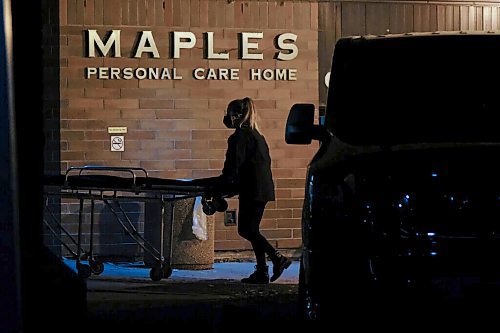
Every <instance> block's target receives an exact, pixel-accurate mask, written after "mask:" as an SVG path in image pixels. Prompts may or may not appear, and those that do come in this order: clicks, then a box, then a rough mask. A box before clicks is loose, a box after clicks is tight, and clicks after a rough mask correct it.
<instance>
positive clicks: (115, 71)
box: [110, 67, 120, 80]
mask: <svg viewBox="0 0 500 333" xmlns="http://www.w3.org/2000/svg"><path fill="white" fill-rule="evenodd" d="M119 75H120V69H119V68H117V67H111V75H110V76H111V79H116V80H119V79H120V76H119Z"/></svg>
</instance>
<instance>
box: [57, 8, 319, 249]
mask: <svg viewBox="0 0 500 333" xmlns="http://www.w3.org/2000/svg"><path fill="white" fill-rule="evenodd" d="M59 18H60V66H61V71H60V88H61V89H60V95H61V101H60V110H61V112H60V119H61V120H60V126H61V132H60V137H61V169H62V170H65V169H66V168H67V167H69V166H75V165H84V164H101V165H119V166H131V167H143V168H145V169H147V170H148V171H149V172H150V175H152V176H156V177H164V178H201V177H209V176H215V175H219V174H220V171H221V168H222V166H223V161H224V153H225V149H226V145H227V143H226V140H227V137H228V136H229V135H230V134H231V130H228V129H226V128H225V127H224V125H223V124H222V116H223V115H224V110H225V108H226V106H227V104H228V102H229V101H231V100H232V99H235V98H243V97H246V96H249V97H251V98H253V99H254V100H255V102H256V107H257V111H258V114H259V116H260V119H261V120H260V123H259V125H260V128H261V130H262V133H263V134H264V136H265V137H266V139H267V141H268V144H269V147H270V152H271V157H272V171H273V176H274V180H275V186H276V194H277V200H276V201H274V202H270V203H269V204H268V206H267V208H266V211H265V214H264V218H263V221H262V229H263V233H264V234H265V235H266V236H267V237H268V238H269V240H270V241H271V242H272V244H273V245H275V246H277V247H279V248H297V247H299V246H300V245H301V235H300V233H301V230H300V227H301V226H300V217H301V207H302V201H303V192H304V176H305V172H306V166H307V163H308V161H309V160H310V158H311V157H312V154H313V153H314V151H315V150H316V149H317V146H316V145H314V144H313V145H311V146H288V145H286V144H285V142H284V125H285V122H286V118H287V115H288V111H289V109H290V107H291V105H292V104H294V103H297V102H310V103H315V104H316V105H317V101H318V32H317V28H318V3H317V2H315V1H314V2H309V1H227V0H60V17H59ZM88 29H95V30H97V32H98V34H99V36H101V38H102V39H103V40H104V39H105V36H106V33H108V32H109V31H111V30H120V31H121V57H120V58H114V57H112V56H111V54H108V55H107V56H105V57H101V56H98V57H95V58H88V57H86V50H85V44H86V38H85V33H84V32H85V31H86V30H88ZM143 30H148V31H152V33H153V36H154V40H155V43H156V46H157V48H158V52H159V54H160V58H152V57H150V56H148V54H143V56H142V57H141V58H134V57H133V53H132V52H133V51H132V49H133V47H134V45H135V44H136V43H137V39H138V36H139V32H140V31H143ZM173 31H189V32H192V33H194V34H195V36H196V39H197V41H196V44H195V47H194V48H192V49H182V50H181V53H180V58H179V59H173V58H172V57H171V46H172V45H171V39H170V34H171V32H173ZM207 31H212V32H214V51H215V52H228V53H229V60H207V59H204V50H203V33H204V32H207ZM241 32H263V34H264V37H263V39H261V40H252V42H258V45H259V46H258V52H261V53H262V54H263V57H264V59H263V60H241V59H240V58H239V55H238V47H239V44H238V34H239V33H241ZM282 33H293V34H296V35H297V41H296V42H295V45H297V47H298V49H299V53H298V56H297V57H296V58H295V59H294V60H290V61H279V60H275V59H274V56H275V53H276V52H277V51H279V50H277V48H276V47H275V45H274V44H275V43H274V38H275V37H276V36H277V35H279V34H282ZM87 67H119V68H123V67H131V68H136V67H145V68H147V67H160V68H164V67H165V68H174V67H175V68H176V71H177V74H178V75H181V76H182V77H183V79H182V80H148V79H144V80H137V79H131V80H124V79H120V80H117V79H114V80H103V79H97V78H96V77H95V76H94V77H91V78H90V79H86V78H85V68H87ZM198 67H202V68H214V69H218V68H238V69H239V73H240V74H239V79H238V80H195V79H194V78H193V76H192V70H193V69H194V68H198ZM252 68H260V69H275V68H291V69H296V70H297V74H296V77H297V80H295V81H283V80H270V81H266V80H250V78H249V75H248V71H249V70H250V69H252ZM109 126H126V127H127V128H128V132H127V133H126V134H124V136H125V151H124V152H111V151H110V134H108V132H107V128H108V127H109ZM236 208H237V200H235V199H232V200H230V202H229V209H236ZM223 220H224V215H223V214H221V213H218V214H216V216H215V223H216V224H215V250H237V249H248V248H250V244H249V243H248V242H247V241H245V240H243V239H241V238H240V237H239V236H238V235H237V231H236V227H235V226H225V225H224V221H223Z"/></svg>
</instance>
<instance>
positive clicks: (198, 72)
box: [193, 68, 205, 80]
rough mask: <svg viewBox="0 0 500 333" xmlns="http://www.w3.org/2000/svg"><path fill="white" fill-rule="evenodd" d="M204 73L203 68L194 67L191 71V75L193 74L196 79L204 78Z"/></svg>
mask: <svg viewBox="0 0 500 333" xmlns="http://www.w3.org/2000/svg"><path fill="white" fill-rule="evenodd" d="M200 73H201V75H200ZM204 73H205V70H204V69H203V68H196V69H195V70H194V71H193V75H194V78H195V79H196V80H203V79H204V78H205V76H204Z"/></svg>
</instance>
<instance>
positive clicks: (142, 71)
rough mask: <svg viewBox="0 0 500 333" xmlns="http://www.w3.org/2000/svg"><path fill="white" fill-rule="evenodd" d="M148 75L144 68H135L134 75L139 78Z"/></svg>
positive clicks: (141, 78) (142, 78)
mask: <svg viewBox="0 0 500 333" xmlns="http://www.w3.org/2000/svg"><path fill="white" fill-rule="evenodd" d="M147 75H148V72H147V71H146V68H142V67H139V68H136V70H135V77H136V78H137V79H139V80H144V79H145V78H146V77H147Z"/></svg>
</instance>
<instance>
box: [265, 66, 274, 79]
mask: <svg viewBox="0 0 500 333" xmlns="http://www.w3.org/2000/svg"><path fill="white" fill-rule="evenodd" d="M262 77H263V78H264V80H266V81H270V80H273V79H274V72H273V70H272V69H269V68H267V69H264V71H263V72H262Z"/></svg>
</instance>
